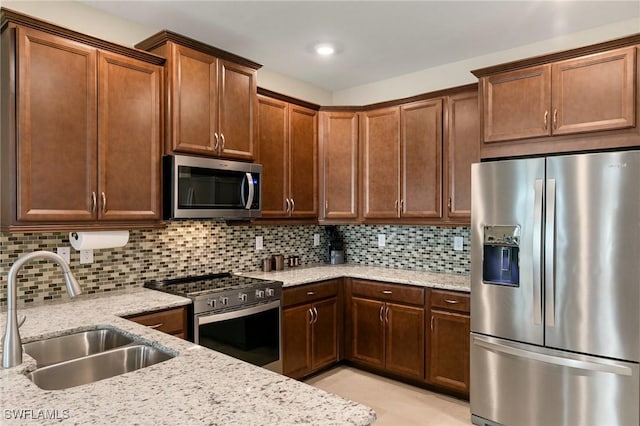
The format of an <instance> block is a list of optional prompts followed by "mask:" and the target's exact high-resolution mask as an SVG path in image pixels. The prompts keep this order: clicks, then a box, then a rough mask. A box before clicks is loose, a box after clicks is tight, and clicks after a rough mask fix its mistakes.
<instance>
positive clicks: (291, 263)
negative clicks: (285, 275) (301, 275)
mask: <svg viewBox="0 0 640 426" xmlns="http://www.w3.org/2000/svg"><path fill="white" fill-rule="evenodd" d="M287 260H288V264H289V266H290V267H291V266H296V258H295V256H291V257H290V258H289V259H287Z"/></svg>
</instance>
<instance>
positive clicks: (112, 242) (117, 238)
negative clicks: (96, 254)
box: [69, 231, 129, 250]
mask: <svg viewBox="0 0 640 426" xmlns="http://www.w3.org/2000/svg"><path fill="white" fill-rule="evenodd" d="M127 241H129V231H91V232H69V242H70V243H71V246H72V247H73V248H74V249H76V250H87V249H105V248H114V247H124V245H125V244H127Z"/></svg>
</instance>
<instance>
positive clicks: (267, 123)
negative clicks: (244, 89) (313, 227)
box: [258, 96, 289, 217]
mask: <svg viewBox="0 0 640 426" xmlns="http://www.w3.org/2000/svg"><path fill="white" fill-rule="evenodd" d="M258 134H259V140H260V163H262V216H263V217H284V216H286V215H287V206H286V203H285V199H286V198H288V196H289V188H288V186H287V183H288V170H289V168H288V164H289V152H288V149H287V104H286V102H281V101H278V100H275V99H271V98H266V97H263V96H259V97H258Z"/></svg>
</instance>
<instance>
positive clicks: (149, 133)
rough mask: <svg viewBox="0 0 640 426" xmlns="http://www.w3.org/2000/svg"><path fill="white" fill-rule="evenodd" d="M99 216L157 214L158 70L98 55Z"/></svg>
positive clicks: (122, 217) (115, 217) (155, 216)
mask: <svg viewBox="0 0 640 426" xmlns="http://www.w3.org/2000/svg"><path fill="white" fill-rule="evenodd" d="M98 81H99V86H98V87H99V90H98V111H99V115H98V129H99V133H98V160H99V162H98V188H99V191H100V196H99V202H98V205H99V209H98V217H99V218H100V219H107V220H126V219H131V220H139V219H159V218H160V152H161V148H162V147H161V145H160V111H161V108H160V93H161V92H160V87H161V84H162V68H161V67H158V66H155V65H150V64H147V63H145V62H141V61H138V60H135V59H131V58H127V57H124V56H120V55H115V54H111V53H106V52H100V53H99V57H98Z"/></svg>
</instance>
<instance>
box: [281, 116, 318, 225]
mask: <svg viewBox="0 0 640 426" xmlns="http://www.w3.org/2000/svg"><path fill="white" fill-rule="evenodd" d="M317 129H318V112H317V111H314V110H311V109H307V108H303V107H300V106H297V105H293V104H289V132H288V133H289V158H290V161H289V197H290V199H291V216H293V217H316V216H318V177H317V176H318V174H317V172H316V170H317V164H318V133H317V132H318V130H317Z"/></svg>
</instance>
